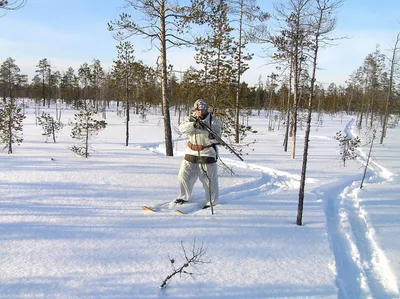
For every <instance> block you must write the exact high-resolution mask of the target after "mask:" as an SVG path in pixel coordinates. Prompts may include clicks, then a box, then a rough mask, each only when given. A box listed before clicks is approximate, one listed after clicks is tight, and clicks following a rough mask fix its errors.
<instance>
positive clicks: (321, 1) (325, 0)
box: [297, 0, 342, 225]
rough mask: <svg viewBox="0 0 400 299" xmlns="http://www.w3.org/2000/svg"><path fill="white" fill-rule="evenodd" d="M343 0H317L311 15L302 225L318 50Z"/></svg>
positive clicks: (299, 214)
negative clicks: (309, 78) (310, 72)
mask: <svg viewBox="0 0 400 299" xmlns="http://www.w3.org/2000/svg"><path fill="white" fill-rule="evenodd" d="M341 4H342V0H337V1H330V0H316V1H315V12H314V13H313V14H311V16H310V28H309V33H310V34H312V37H313V42H312V45H311V49H313V51H312V53H311V59H312V75H311V82H310V95H309V99H308V115H307V128H306V132H305V140H304V151H303V163H302V170H301V179H300V189H299V204H298V209H297V225H302V218H303V202H304V189H305V182H306V171H307V158H308V145H309V142H310V140H309V138H310V131H311V116H312V106H313V101H314V98H315V93H314V86H315V81H316V70H317V61H318V51H319V48H320V47H321V44H325V45H326V44H327V42H329V41H330V40H331V39H329V38H328V37H327V35H328V34H329V33H331V32H332V31H333V30H334V29H335V26H336V19H334V12H335V11H336V10H337V9H338V8H339V7H340V6H341Z"/></svg>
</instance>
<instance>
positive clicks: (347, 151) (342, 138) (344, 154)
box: [335, 131, 361, 166]
mask: <svg viewBox="0 0 400 299" xmlns="http://www.w3.org/2000/svg"><path fill="white" fill-rule="evenodd" d="M335 139H336V140H338V141H339V148H340V155H341V158H342V161H343V166H346V160H354V159H355V158H357V148H358V147H359V146H360V142H361V139H360V138H359V137H358V136H356V137H353V138H352V137H349V136H348V135H347V134H345V133H343V132H342V131H339V132H337V133H336V136H335Z"/></svg>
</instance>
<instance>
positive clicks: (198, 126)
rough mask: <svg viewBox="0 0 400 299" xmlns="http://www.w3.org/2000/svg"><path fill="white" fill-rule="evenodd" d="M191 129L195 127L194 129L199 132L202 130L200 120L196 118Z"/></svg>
mask: <svg viewBox="0 0 400 299" xmlns="http://www.w3.org/2000/svg"><path fill="white" fill-rule="evenodd" d="M193 127H195V128H196V129H199V130H204V126H203V122H202V121H201V119H200V118H197V119H196V120H195V121H194V123H193Z"/></svg>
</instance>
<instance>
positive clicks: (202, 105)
mask: <svg viewBox="0 0 400 299" xmlns="http://www.w3.org/2000/svg"><path fill="white" fill-rule="evenodd" d="M193 107H194V109H195V110H205V111H207V103H206V101H204V100H201V99H200V100H197V101H196V102H194V105H193Z"/></svg>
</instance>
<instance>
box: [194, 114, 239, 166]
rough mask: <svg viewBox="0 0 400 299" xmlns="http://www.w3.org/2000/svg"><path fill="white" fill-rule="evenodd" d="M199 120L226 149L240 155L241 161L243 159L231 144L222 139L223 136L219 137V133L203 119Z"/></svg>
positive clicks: (237, 155)
mask: <svg viewBox="0 0 400 299" xmlns="http://www.w3.org/2000/svg"><path fill="white" fill-rule="evenodd" d="M196 119H197V121H199V122H200V124H201V126H203V127H204V128H205V129H206V130H207V131H208V133H210V134H211V135H212V136H213V137H214V139H215V140H217V141H218V143H219V144H221V145H222V146H223V147H225V148H226V149H228V150H229V151H230V152H231V153H232V154H234V155H235V156H236V157H238V158H239V159H240V161H243V158H242V157H241V156H240V155H239V154H238V153H237V152H236V151H235V150H234V149H233V148H232V147H231V146H229V144H227V143H226V142H225V141H223V140H222V138H221V137H219V135H218V134H217V133H215V132H214V131H213V130H212V129H211V128H210V127H209V126H208V125H207V124H206V123H204V122H203V121H201V119H199V118H197V117H196Z"/></svg>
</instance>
